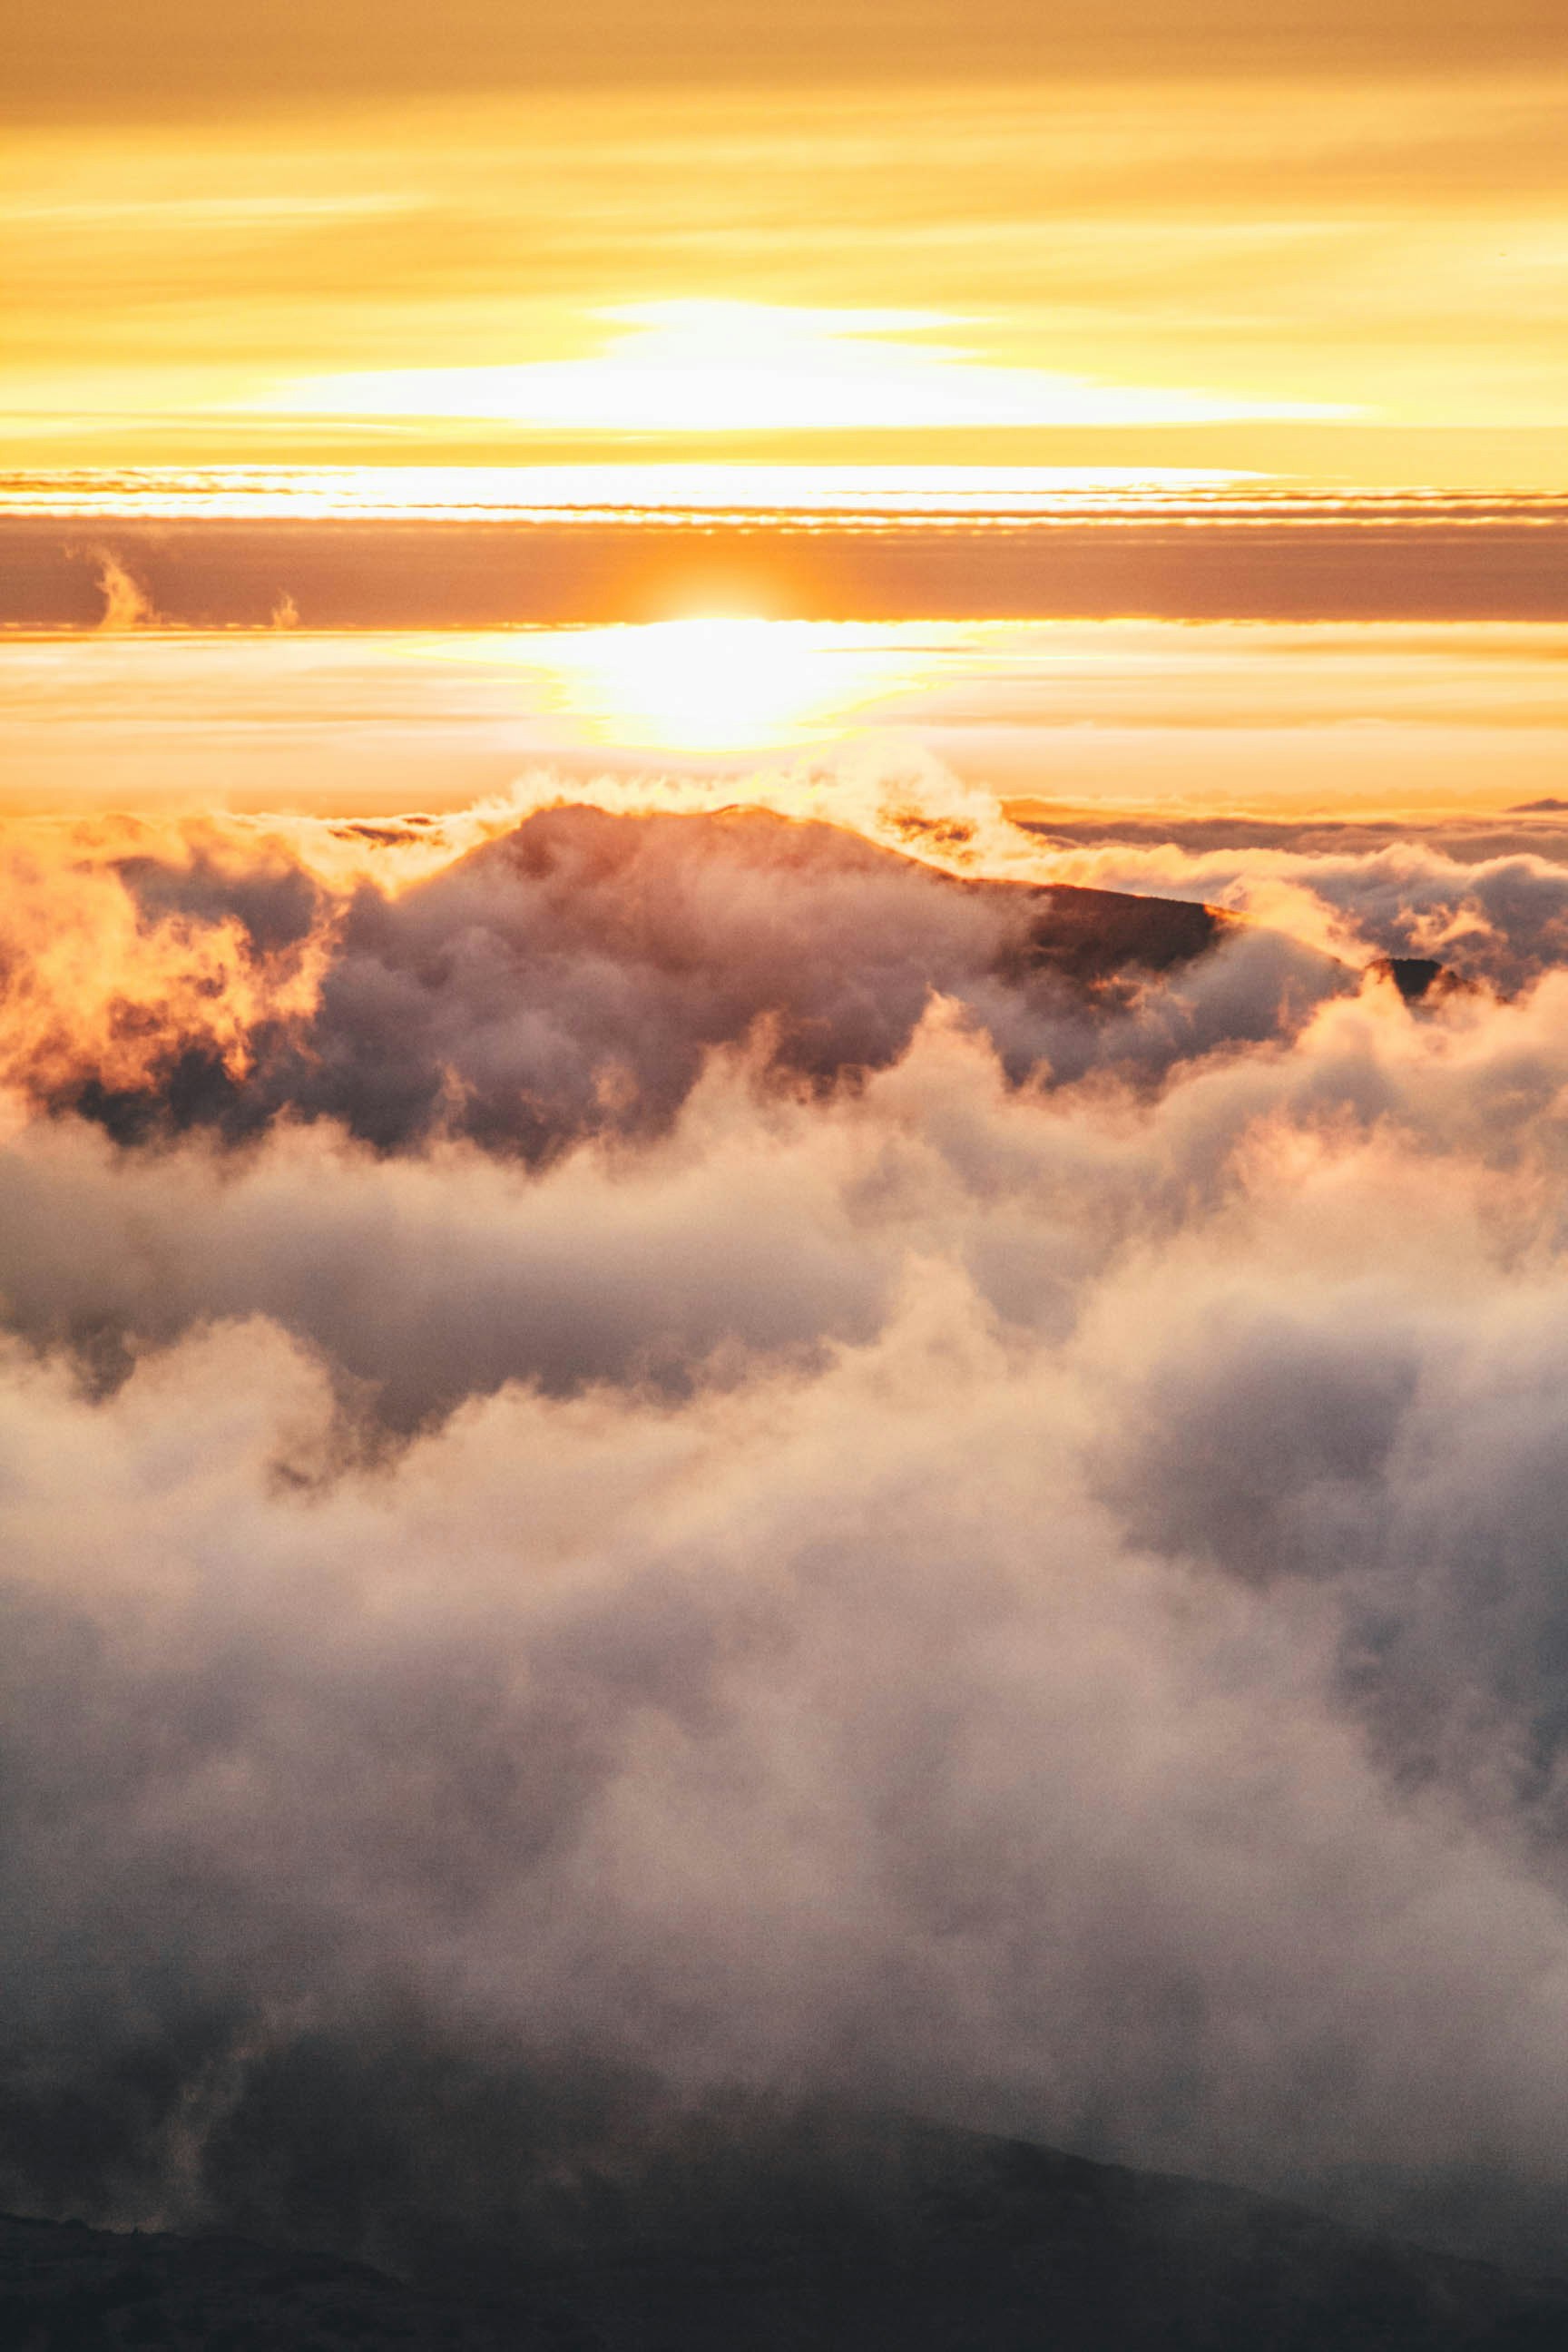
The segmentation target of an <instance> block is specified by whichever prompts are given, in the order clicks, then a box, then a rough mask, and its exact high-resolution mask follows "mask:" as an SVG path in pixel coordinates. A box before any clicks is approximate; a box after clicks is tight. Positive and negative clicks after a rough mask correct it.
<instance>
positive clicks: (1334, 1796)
mask: <svg viewBox="0 0 1568 2352" xmlns="http://www.w3.org/2000/svg"><path fill="white" fill-rule="evenodd" d="M763 797H764V798H765V797H766V795H763ZM774 797H775V798H776V797H777V796H776V795H775V796H774ZM846 806H847V811H848V813H849V814H850V815H851V816H852V817H855V818H856V822H855V823H853V824H849V825H847V826H842V827H841V826H834V825H829V824H824V823H822V822H820V821H809V822H808V821H805V817H804V816H802V815H801V814H794V815H792V814H788V813H781V811H780V810H779V809H777V808H774V809H772V810H766V809H761V808H756V807H753V808H750V809H748V810H744V811H742V812H739V813H729V814H726V813H722V812H719V811H716V810H714V809H712V808H703V807H701V806H699V805H696V804H693V803H689V802H687V801H682V800H681V798H680V796H679V794H675V795H673V796H672V795H669V794H666V795H665V797H664V801H663V803H662V804H661V805H659V806H658V807H652V808H650V807H647V806H646V805H645V806H639V805H638V804H637V795H636V792H635V790H634V788H633V787H631V786H628V785H622V786H617V787H616V788H615V789H614V790H613V791H611V790H609V789H608V788H606V790H605V793H601V794H600V795H598V804H596V805H577V806H570V805H567V806H552V805H550V803H549V795H548V794H547V793H544V791H543V790H542V788H541V789H539V790H537V791H535V793H534V794H533V798H532V801H531V803H529V804H528V805H521V806H520V807H518V808H517V809H515V810H513V811H511V812H510V814H504V815H503V814H498V813H496V812H493V811H492V812H490V813H489V814H487V815H485V816H484V817H483V819H482V821H480V820H476V821H475V823H474V824H473V825H472V826H471V827H470V828H469V830H468V832H465V831H464V830H463V827H462V825H461V824H457V825H454V826H451V827H448V828H447V829H446V830H443V829H442V828H441V827H438V826H433V825H431V824H429V823H427V822H426V824H419V823H411V824H408V825H405V826H396V827H385V828H380V829H370V830H369V831H366V830H365V829H356V828H353V827H348V826H345V827H340V828H336V829H333V828H327V827H311V826H310V825H308V824H305V823H304V822H303V821H297V822H292V823H290V824H281V823H280V824H278V825H275V826H270V827H268V826H267V825H265V824H260V823H258V822H246V821H241V820H237V819H236V820H217V819H205V820H201V821H192V822H190V823H189V824H174V823H169V824H162V825H158V826H153V825H139V824H134V823H132V822H130V821H126V822H121V823H112V824H111V823H102V822H100V823H97V824H91V825H79V826H75V827H53V828H51V827H47V826H33V827H30V828H29V827H26V826H24V825H20V824H19V825H17V826H16V827H14V828H13V829H12V831H11V833H10V834H9V835H8V836H7V839H6V841H5V845H4V856H5V861H6V874H7V884H6V892H5V907H6V909H7V928H6V935H5V940H4V943H3V946H0V983H3V990H4V995H3V1000H0V1001H3V1003H4V1007H5V1014H6V1026H5V1054H4V1081H5V1130H4V1140H3V1146H0V1306H3V1312H4V1325H5V1337H4V1340H3V1344H0V1563H3V1580H0V1612H3V1616H4V1629H3V1632H0V1684H3V1686H4V1699H3V1703H0V1885H4V1888H5V1902H4V1905H3V1906H0V1940H3V1948H4V1955H5V1960H4V1967H3V1969H0V2204H4V2205H5V2206H9V2207H11V2208H13V2209H16V2210H41V2211H51V2212H60V2213H64V2212H78V2213H81V2214H83V2215H84V2216H86V2217H87V2218H89V2219H93V2220H104V2221H118V2222H121V2223H129V2222H132V2221H136V2222H142V2223H150V2222H158V2223H162V2224H163V2225H166V2226H198V2225H205V2224H210V2223H213V2222H215V2221H216V2222H223V2223H226V2224H233V2225H237V2226H244V2227H247V2228H252V2229H265V2230H273V2231H282V2232H289V2231H292V2232H296V2233H302V2234H306V2235H313V2236H316V2237H319V2238H321V2239H323V2240H325V2241H329V2242H335V2243H340V2244H345V2245H350V2246H353V2247H355V2248H358V2249H360V2250H362V2251H364V2252H371V2253H374V2254H378V2255H380V2256H381V2257H382V2258H387V2257H388V2255H389V2253H395V2252H396V2250H397V2247H398V2244H399V2243H400V2242H405V2241H406V2238H407V2234H408V2233H409V2232H410V2231H417V2230H418V2229H420V2228H424V2227H426V2226H427V2227H430V2228H432V2229H437V2230H438V2229H439V2228H442V2227H452V2228H461V2229H465V2230H468V2231H471V2232H473V2233H476V2234H479V2235H483V2234H484V2233H485V2231H514V2232H515V2231H522V2232H523V2233H524V2234H525V2235H528V2236H530V2242H551V2233H552V2231H555V2232H557V2233H558V2234H559V2233H560V2232H562V2231H565V2232H567V2234H570V2233H571V2232H572V2231H577V2232H579V2233H580V2231H581V2230H582V2228H583V2227H584V2223H583V2212H584V2194H585V2191H584V2183H585V2182H588V2181H590V2180H595V2181H600V2182H602V2181H603V2180H604V2179H605V2178H611V2177H613V2178H616V2179H624V2178H628V2177H633V2176H636V2177H639V2178H640V2177H641V2174H642V2172H643V2171H645V2170H646V2169H647V2167H649V2166H650V2165H653V2164H654V2163H655V2158H656V2155H657V2153H658V2151H660V2150H663V2151H666V2152H668V2149H669V2147H671V2146H672V2145H674V2144H676V2143H677V2142H679V2144H681V2145H682V2146H684V2145H686V2144H687V2143H688V2141H689V2136H690V2134H691V2133H692V2132H693V2131H696V2130H699V2129H700V2131H702V2132H704V2133H708V2132H711V2131H714V2130H719V2131H721V2134H722V2133H728V2134H730V2135H731V2137H740V2138H742V2139H743V2138H744V2137H745V2136H746V2134H747V2132H748V2131H750V2130H751V2129H752V2122H749V2121H748V2120H747V2119H748V2118H753V2119H754V2118H755V2117H756V2116H759V2115H763V2114H766V2115H768V2116H778V2115H779V2114H781V2113H787V2112H789V2111H791V2110H793V2109H794V2108H795V2107H797V2106H800V2105H811V2103H813V2102H822V2101H825V2100H831V2101H833V2102H836V2103H838V2104H840V2105H846V2104H847V2105H850V2106H853V2107H858V2108H862V2109H865V2110H868V2111H882V2110H888V2109H901V2110H913V2111H915V2112H917V2113H921V2114H928V2115H933V2116H947V2117H952V2118H958V2119H962V2120H965V2121H967V2122H970V2123H974V2124H979V2125H984V2126H990V2127H1000V2128H1008V2129H1016V2130H1023V2131H1026V2132H1028V2133H1030V2134H1033V2135H1035V2136H1037V2137H1041V2138H1044V2139H1047V2140H1050V2141H1053V2142H1058V2143H1069V2144H1072V2145H1074V2146H1077V2147H1082V2148H1085V2149H1087V2150H1089V2151H1091V2152H1098V2153H1101V2154H1114V2155H1117V2156H1120V2157H1121V2158H1126V2159H1128V2160H1130V2161H1133V2162H1140V2163H1146V2164H1157V2165H1162V2166H1165V2167H1169V2168H1177V2169H1182V2170H1186V2171H1194V2172H1205V2173H1209V2174H1213V2175H1218V2176H1222V2177H1228V2178H1231V2179H1238V2180H1247V2181H1251V2182H1256V2183H1260V2184H1264V2185H1270V2186H1277V2187H1287V2188H1291V2189H1297V2190H1299V2191H1300V2190H1307V2191H1310V2192H1312V2193H1319V2194H1327V2193H1329V2189H1330V2188H1333V2189H1334V2191H1335V2193H1336V2194H1340V2193H1345V2192H1344V2184H1345V2182H1346V2181H1347V2180H1352V2179H1353V2180H1357V2181H1360V2182H1362V2183H1363V2189H1364V2191H1365V2194H1366V2195H1367V2196H1369V2197H1375V2196H1377V2195H1384V2194H1388V2195H1392V2194H1393V2192H1392V2191H1391V2190H1389V2189H1388V2188H1387V2184H1389V2183H1405V2184H1406V2185H1408V2184H1409V2183H1410V2182H1412V2181H1414V2182H1415V2183H1416V2184H1420V2183H1421V2182H1428V2183H1431V2182H1436V2183H1440V2184H1447V2188H1445V2189H1444V2192H1443V2193H1444V2194H1445V2195H1447V2196H1448V2197H1449V2200H1450V2202H1449V2206H1448V2207H1447V2209H1445V2210H1446V2211H1447V2224H1446V2226H1447V2227H1448V2228H1449V2229H1450V2233H1451V2234H1455V2235H1457V2236H1458V2237H1460V2238H1463V2237H1464V2236H1465V2234H1466V2232H1467V2231H1468V2232H1469V2234H1470V2235H1471V2236H1472V2237H1473V2238H1475V2239H1476V2240H1477V2242H1482V2241H1484V2242H1491V2243H1500V2242H1502V2239H1503V2238H1504V2237H1506V2234H1507V2233H1506V2231H1505V2230H1503V2229H1502V2227H1501V2224H1500V2222H1499V2221H1498V2215H1499V2214H1500V2213H1506V2214H1508V2215H1510V2216H1512V2217H1513V2219H1514V2220H1515V2221H1517V2218H1518V2216H1519V2215H1520V2214H1521V2212H1532V2211H1537V2210H1539V2211H1543V2212H1549V2213H1554V2212H1556V2211H1557V2210H1558V2204H1557V2200H1560V2199H1563V2200H1568V2149H1565V2144H1564V2137H1563V2116H1564V2113H1565V2112H1568V1770H1565V1766H1568V1537H1565V1534H1564V1530H1565V1529H1568V1444H1565V1443H1564V1432H1565V1426H1568V1255H1565V1251H1564V1230H1563V1226H1564V1219H1563V1198H1564V1194H1563V1179H1564V1173H1565V1171H1568V956H1565V955H1564V953H1563V942H1564V940H1565V938H1568V932H1565V929H1564V924H1565V922H1568V870H1565V869H1564V868H1563V867H1561V866H1555V865H1553V864H1552V862H1551V861H1549V860H1547V859H1544V858H1541V857H1538V856H1528V855H1517V856H1503V857H1499V858H1494V859H1490V860H1481V861H1479V862H1477V861H1476V860H1474V859H1471V860H1469V861H1468V862H1467V861H1465V860H1462V859H1458V858H1454V857H1450V856H1448V855H1447V853H1446V851H1445V850H1444V848H1443V846H1442V845H1441V843H1440V841H1436V840H1432V839H1426V840H1425V841H1423V842H1421V843H1418V844H1416V843H1406V844H1404V845H1394V846H1385V847H1381V848H1373V849H1367V850H1359V851H1347V850H1345V849H1343V848H1335V849H1331V850H1326V851H1323V852H1321V853H1314V852H1312V851H1310V850H1297V849H1292V848H1289V847H1283V848H1282V847H1281V846H1280V845H1279V844H1277V843H1276V844H1272V845H1269V846H1268V847H1267V848H1265V849H1258V850H1257V851H1238V852H1235V853H1226V852H1222V851H1218V850H1215V848H1214V847H1213V845H1199V846H1196V847H1183V846H1182V845H1179V844H1178V843H1174V842H1171V841H1166V842H1163V843H1161V842H1152V843H1144V844H1136V843H1134V844H1131V845H1130V844H1128V843H1125V842H1123V843H1120V844H1111V845H1099V846H1096V845H1092V844H1089V843H1087V842H1081V841H1080V842H1078V843H1075V844H1074V845H1072V846H1071V847H1070V849H1068V848H1064V847H1062V846H1061V845H1057V846H1056V847H1054V848H1044V849H1043V848H1042V847H1041V845H1040V844H1039V843H1038V842H1036V841H1031V840H1029V839H1028V838H1027V837H1026V836H1024V835H1006V834H1005V831H1004V829H1003V828H1001V827H1000V826H995V825H994V820H993V821H990V822H991V823H992V824H993V828H994V829H993V830H991V831H988V830H987V821H986V820H984V819H981V818H978V817H976V816H975V815H974V814H973V811H971V812H969V813H967V814H966V813H965V812H964V811H963V810H962V809H960V810H958V811H957V813H956V814H955V813H954V812H953V811H952V810H951V809H950V810H947V811H946V812H942V811H941V810H939V811H937V812H936V813H934V814H931V813H930V812H922V811H921V809H918V808H916V809H913V810H911V808H910V806H908V805H905V804H902V803H900V805H899V806H897V807H892V806H891V804H890V803H889V804H888V805H886V806H883V807H882V808H881V809H880V811H879V814H876V815H875V820H874V821H873V819H872V818H868V817H867V816H866V814H865V812H864V811H863V810H862V809H861V808H860V806H859V803H858V802H857V801H856V799H855V797H854V794H853V793H849V794H848V795H847V801H846ZM821 807H822V803H821V802H820V798H818V799H817V800H816V801H814V802H812V803H811V809H813V810H815V811H816V814H817V816H818V817H820V814H821ZM807 814H809V811H808V812H807ZM900 843H901V844H902V845H903V847H899V846H896V844H900ZM906 850H912V851H913V852H914V853H915V854H913V855H908V854H905V852H906ZM1053 877H1055V878H1058V879H1062V880H1071V881H1078V882H1086V883H1087V882H1095V883H1099V884H1100V886H1101V887H1136V888H1141V889H1144V890H1151V891H1152V890H1156V889H1159V890H1163V891H1164V892H1166V893H1168V894H1170V895H1171V896H1173V897H1174V898H1179V899H1181V900H1184V901H1185V902H1188V904H1187V907H1186V908H1185V910H1183V909H1178V910H1177V912H1178V915H1180V914H1181V913H1182V912H1183V911H1184V912H1185V914H1186V916H1187V918H1188V919H1187V921H1186V924H1185V928H1183V927H1182V924H1181V923H1180V922H1179V921H1178V922H1176V924H1175V929H1172V928H1171V922H1168V921H1164V920H1163V918H1162V919H1157V918H1158V910H1155V915H1154V916H1152V917H1151V918H1150V921H1151V926H1152V928H1151V929H1150V930H1149V932H1148V935H1147V938H1146V939H1144V940H1143V942H1142V947H1140V944H1139V941H1140V938H1141V937H1142V934H1139V933H1138V932H1137V931H1136V929H1134V930H1133V931H1132V932H1131V933H1128V934H1126V935H1125V937H1124V938H1123V941H1122V947H1121V950H1119V952H1118V955H1117V957H1116V958H1115V959H1114V960H1112V961H1109V962H1108V961H1106V960H1105V959H1104V958H1103V957H1102V958H1100V959H1099V960H1098V961H1097V959H1096V956H1095V954H1094V952H1093V951H1092V949H1091V948H1089V947H1086V946H1085V945H1084V943H1083V936H1082V934H1083V933H1084V926H1085V921H1086V920H1087V918H1083V919H1079V917H1082V913H1083V908H1082V906H1080V907H1079V917H1075V915H1074V911H1073V908H1074V902H1071V901H1068V900H1067V899H1066V898H1060V897H1057V898H1053V897H1052V896H1051V894H1050V893H1049V891H1048V890H1043V889H1042V887H1039V886H1041V885H1043V884H1045V883H1046V882H1047V881H1049V880H1050V879H1052V878H1053ZM1204 898H1208V899H1210V900H1214V901H1221V900H1223V901H1224V903H1226V905H1227V906H1229V907H1231V908H1235V909H1237V911H1238V912H1250V913H1251V914H1253V915H1254V916H1256V917H1268V918H1269V919H1270V920H1268V921H1263V920H1254V921H1250V922H1246V921H1240V920H1229V921H1215V922H1214V923H1213V924H1211V925H1209V926H1208V927H1207V929H1206V931H1205V929H1204V926H1203V925H1202V923H1201V921H1200V922H1199V924H1198V926H1197V929H1196V931H1194V923H1193V920H1192V919H1191V902H1194V901H1198V900H1202V899H1204ZM1087 904H1088V902H1083V906H1087ZM1088 913H1089V916H1093V915H1094V914H1095V909H1094V908H1092V907H1089V908H1088ZM1171 920H1172V921H1174V920H1175V919H1174V918H1172V919H1171ZM1075 921H1077V922H1078V931H1077V932H1074V929H1073V926H1074V922H1075ZM1162 924H1163V928H1162ZM1088 929H1089V931H1092V930H1093V929H1094V924H1093V923H1092V922H1089V924H1088ZM1069 934H1071V935H1072V936H1073V937H1075V938H1077V940H1078V944H1077V946H1076V947H1074V948H1072V949H1071V951H1070V952H1069V951H1068V950H1066V949H1062V948H1061V947H1060V941H1061V940H1063V939H1064V938H1066V937H1068V935H1069ZM1053 940H1055V941H1057V942H1058V946H1057V947H1056V948H1053V945H1052V942H1053ZM1205 940H1206V944H1205V943H1204V942H1205ZM1194 941H1196V951H1194ZM1129 942H1130V944H1129ZM1391 955H1393V956H1400V955H1422V956H1427V957H1435V958H1436V959H1438V960H1440V961H1443V962H1444V963H1445V965H1446V966H1447V970H1448V971H1449V973H1450V974H1451V975H1452V978H1451V980H1445V981H1444V982H1441V983H1440V984H1439V985H1438V986H1436V988H1434V989H1432V990H1431V991H1429V992H1428V994H1427V995H1426V998H1424V999H1423V1000H1422V1001H1420V1002H1419V1003H1407V1002H1406V1001H1405V998H1404V996H1403V995H1402V994H1401V993H1400V992H1399V990H1398V989H1396V987H1395V986H1394V984H1393V982H1392V981H1391V980H1390V978H1389V977H1388V976H1387V972H1386V971H1385V970H1384V968H1383V967H1382V966H1381V964H1380V961H1379V960H1380V959H1383V958H1386V957H1388V956H1391ZM715 2117H718V2118H720V2119H721V2120H720V2122H719V2123H717V2124H716V2123H715V2122H714V2118H715ZM683 2136H684V2137H683ZM1461 2174H1462V2175H1463V2177H1464V2178H1465V2179H1467V2180H1469V2181H1470V2182H1471V2183H1472V2188H1473V2195H1472V2197H1471V2202H1470V2204H1469V2205H1468V2206H1467V2207H1466V2208H1465V2209H1464V2210H1463V2211H1462V2212H1461V2211H1459V2210H1458V2209H1457V2208H1455V2207H1454V2206H1453V2203H1452V2198H1453V2194H1454V2192H1453V2190H1452V2183H1453V2181H1454V2180H1455V2179H1457V2178H1458V2177H1459V2176H1460V2175H1461ZM1369 2182H1370V2183H1372V2184H1373V2187H1371V2188H1367V2187H1366V2184H1367V2183H1369ZM1478 2182H1480V2183H1482V2184H1483V2186H1485V2184H1489V2188H1487V2189H1486V2193H1485V2194H1483V2186H1475V2185H1474V2184H1476V2183H1478ZM1376 2184H1383V2186H1382V2187H1381V2188H1379V2187H1377V2186H1376ZM1401 2193H1404V2192H1403V2191H1401ZM1412 2193H1415V2192H1412ZM1489 2197H1490V2198H1491V2200H1492V2201H1491V2202H1490V2203H1489V2202H1488V2198H1489ZM563 2214H567V2215H569V2216H570V2219H569V2221H563V2219H562V2216H563ZM1489 2231H1490V2236H1488V2232H1489Z"/></svg>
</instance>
